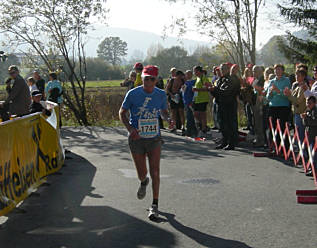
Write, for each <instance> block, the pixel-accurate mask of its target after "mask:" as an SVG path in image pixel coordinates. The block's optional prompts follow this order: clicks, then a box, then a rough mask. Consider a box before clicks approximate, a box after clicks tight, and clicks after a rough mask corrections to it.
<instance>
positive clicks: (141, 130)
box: [119, 65, 173, 220]
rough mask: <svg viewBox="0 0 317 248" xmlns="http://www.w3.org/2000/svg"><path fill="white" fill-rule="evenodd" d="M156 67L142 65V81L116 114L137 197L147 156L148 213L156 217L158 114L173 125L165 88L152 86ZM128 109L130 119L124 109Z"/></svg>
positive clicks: (142, 192) (142, 188)
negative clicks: (136, 183)
mask: <svg viewBox="0 0 317 248" xmlns="http://www.w3.org/2000/svg"><path fill="white" fill-rule="evenodd" d="M157 75H158V68H157V67H156V66H153V65H148V66H146V67H144V69H143V71H142V81H143V85H142V86H139V87H137V88H134V89H132V90H130V91H129V92H128V93H127V95H126V97H125V99H124V101H123V103H122V106H121V109H120V112H119V116H120V120H121V121H122V123H123V124H124V125H125V127H126V128H127V130H128V131H129V146H130V150H131V154H132V158H133V160H134V164H135V167H136V170H137V173H138V177H139V180H140V181H141V184H140V187H139V189H138V192H137V197H138V199H143V198H144V197H145V194H146V186H147V185H148V183H149V178H148V177H147V167H146V156H147V157H148V159H149V168H150V176H151V179H152V191H153V202H152V206H151V207H150V209H149V215H148V217H149V218H150V220H155V219H156V218H157V217H158V198H159V187H160V157H161V145H162V139H161V133H160V128H159V116H160V113H161V117H162V118H163V119H164V120H166V121H168V122H169V124H170V125H172V124H173V123H172V121H171V119H170V118H169V117H168V112H167V99H166V94H165V91H163V90H161V89H158V88H156V87H155V84H156V81H157ZM128 111H130V121H129V120H128V118H127V112H128Z"/></svg>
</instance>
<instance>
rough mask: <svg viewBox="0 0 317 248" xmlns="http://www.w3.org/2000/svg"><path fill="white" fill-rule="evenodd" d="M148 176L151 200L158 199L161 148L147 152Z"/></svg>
mask: <svg viewBox="0 0 317 248" xmlns="http://www.w3.org/2000/svg"><path fill="white" fill-rule="evenodd" d="M148 158H149V167H150V175H151V178H152V190H153V199H157V200H158V198H159V190H160V158H161V146H158V147H156V148H155V149H153V150H152V151H150V152H148Z"/></svg>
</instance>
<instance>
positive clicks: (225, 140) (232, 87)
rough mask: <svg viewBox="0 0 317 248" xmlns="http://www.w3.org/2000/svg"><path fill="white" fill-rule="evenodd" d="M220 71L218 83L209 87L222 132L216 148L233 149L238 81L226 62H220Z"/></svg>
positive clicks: (235, 138)
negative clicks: (216, 105)
mask: <svg viewBox="0 0 317 248" xmlns="http://www.w3.org/2000/svg"><path fill="white" fill-rule="evenodd" d="M220 71H221V78H220V79H219V80H218V85H217V86H216V87H212V88H211V89H210V90H211V91H212V93H213V95H214V96H215V97H216V99H217V101H218V104H219V109H218V111H219V117H220V120H219V124H220V131H221V133H222V142H221V144H220V145H218V146H217V147H216V149H224V150H234V148H235V145H236V144H237V142H238V140H237V137H238V134H237V130H236V124H235V121H236V120H237V116H236V115H237V96H238V94H239V90H240V82H236V79H235V78H234V77H231V76H230V67H229V65H228V64H221V66H220Z"/></svg>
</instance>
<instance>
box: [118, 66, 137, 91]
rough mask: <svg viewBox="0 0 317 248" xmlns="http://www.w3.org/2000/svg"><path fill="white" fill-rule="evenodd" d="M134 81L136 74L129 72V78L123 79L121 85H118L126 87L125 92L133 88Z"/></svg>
mask: <svg viewBox="0 0 317 248" xmlns="http://www.w3.org/2000/svg"><path fill="white" fill-rule="evenodd" d="M135 80H136V72H135V71H130V73H129V78H127V79H125V80H124V81H123V82H122V83H120V86H121V87H127V91H129V90H131V89H133V88H134V82H135Z"/></svg>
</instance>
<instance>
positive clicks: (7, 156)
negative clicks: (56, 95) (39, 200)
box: [0, 102, 65, 216]
mask: <svg viewBox="0 0 317 248" xmlns="http://www.w3.org/2000/svg"><path fill="white" fill-rule="evenodd" d="M45 105H46V106H47V107H48V108H49V109H50V108H51V109H52V114H51V116H50V117H48V118H46V117H44V116H43V115H42V114H40V113H36V114H31V115H27V116H24V117H21V118H16V119H13V120H10V121H7V122H2V123H0V137H1V142H0V216H2V215H5V214H7V213H8V212H9V211H10V210H12V209H13V208H14V207H15V206H16V205H17V204H18V203H19V202H21V201H23V200H24V199H25V198H26V197H27V196H28V195H29V194H30V193H32V192H33V191H34V190H35V189H36V188H37V187H38V186H40V185H41V184H42V183H44V182H45V180H46V177H47V176H48V175H49V174H52V173H55V172H57V171H58V170H59V169H60V168H61V167H62V165H63V163H64V158H65V155H64V151H63V147H62V144H61V140H60V135H59V129H58V126H59V117H58V116H59V115H58V111H59V109H58V106H57V105H56V104H54V103H50V102H46V103H45Z"/></svg>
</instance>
